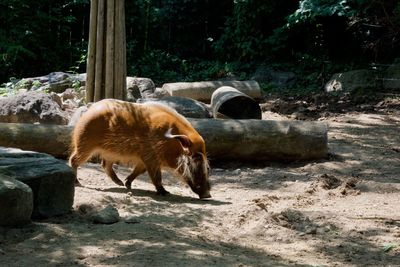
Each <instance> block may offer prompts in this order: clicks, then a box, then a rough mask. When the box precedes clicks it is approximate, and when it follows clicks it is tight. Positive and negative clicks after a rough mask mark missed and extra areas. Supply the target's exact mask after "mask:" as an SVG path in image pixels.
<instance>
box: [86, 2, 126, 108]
mask: <svg viewBox="0 0 400 267" xmlns="http://www.w3.org/2000/svg"><path fill="white" fill-rule="evenodd" d="M89 27H90V29H89V45H88V59H87V71H86V73H87V76H86V101H87V102H95V101H99V100H101V99H103V98H116V99H121V100H124V99H125V95H126V35H125V1H124V0H91V7H90V26H89Z"/></svg>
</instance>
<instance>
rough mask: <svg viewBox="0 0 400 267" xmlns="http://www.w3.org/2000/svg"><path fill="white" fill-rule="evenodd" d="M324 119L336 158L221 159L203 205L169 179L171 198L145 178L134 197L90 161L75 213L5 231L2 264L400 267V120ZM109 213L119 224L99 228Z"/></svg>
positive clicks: (392, 116)
mask: <svg viewBox="0 0 400 267" xmlns="http://www.w3.org/2000/svg"><path fill="white" fill-rule="evenodd" d="M275 119H276V118H275ZM282 119H287V118H286V117H282ZM320 120H322V121H325V122H326V123H328V125H329V152H330V156H329V158H328V159H326V160H321V161H317V162H299V163H291V164H278V163H265V164H264V165H242V164H234V163H232V164H225V165H215V164H213V162H212V161H211V165H212V168H213V169H212V173H211V177H210V178H211V181H212V190H211V194H212V196H213V198H212V199H210V200H205V201H202V200H198V199H197V196H196V195H195V194H193V193H192V192H191V191H190V189H189V188H188V187H186V186H185V185H183V184H182V183H181V182H180V181H179V180H178V179H176V178H174V177H173V176H171V175H169V174H164V184H165V187H166V189H167V190H168V191H169V192H170V193H171V195H169V196H166V197H162V196H157V195H156V194H155V191H154V188H153V186H152V184H151V183H150V181H149V178H148V177H147V175H142V176H140V177H139V178H138V179H137V180H136V181H135V182H134V183H133V188H134V189H133V190H131V191H128V190H126V189H124V188H122V187H118V186H116V185H115V184H114V183H112V182H111V181H110V180H109V179H108V178H106V175H105V174H104V172H103V171H102V170H101V168H100V166H99V164H94V163H90V164H86V165H85V166H83V167H82V168H80V169H79V170H78V177H79V179H80V181H81V183H82V184H83V185H84V186H83V187H78V188H76V192H75V203H74V210H73V212H72V213H71V214H69V215H66V216H61V217H56V218H52V219H48V220H44V221H35V222H33V223H32V224H30V225H28V226H25V227H23V228H11V229H10V228H0V266H238V267H239V266H243V267H244V266H400V194H399V193H400V116H399V112H395V113H387V112H386V113H383V114H378V113H357V112H351V113H347V114H342V115H335V116H331V117H328V118H325V119H320ZM117 173H118V174H119V176H120V177H121V178H122V177H124V176H126V175H128V173H129V170H128V169H126V168H122V167H118V169H117ZM108 204H111V205H113V206H114V207H115V208H116V209H117V210H118V212H119V214H120V216H121V219H120V222H118V223H114V224H94V223H92V222H91V220H90V219H89V214H90V212H88V210H96V209H101V208H104V207H105V206H107V205H108ZM125 220H128V221H129V223H127V222H126V221H125Z"/></svg>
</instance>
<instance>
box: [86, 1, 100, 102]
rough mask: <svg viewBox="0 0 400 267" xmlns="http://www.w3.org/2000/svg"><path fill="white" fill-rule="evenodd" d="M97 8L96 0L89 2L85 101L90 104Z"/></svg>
mask: <svg viewBox="0 0 400 267" xmlns="http://www.w3.org/2000/svg"><path fill="white" fill-rule="evenodd" d="M97 6H98V0H92V1H91V7H90V22H89V44H88V55H87V65H86V100H87V102H91V101H93V99H94V78H95V64H96V60H95V57H96V38H97V37H96V34H97Z"/></svg>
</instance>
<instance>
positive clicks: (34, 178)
mask: <svg viewBox="0 0 400 267" xmlns="http://www.w3.org/2000/svg"><path fill="white" fill-rule="evenodd" d="M0 175H3V176H6V177H9V178H14V179H16V180H18V181H21V182H23V183H25V184H27V185H28V186H29V187H30V188H31V189H32V191H33V203H34V208H33V213H32V217H34V218H46V217H51V216H55V215H62V214H65V213H68V212H70V210H71V208H72V204H73V202H74V193H75V185H74V182H75V174H74V172H73V170H72V169H71V167H69V166H68V165H67V164H66V163H65V162H64V161H61V160H58V159H56V158H54V157H52V156H50V155H47V154H44V153H37V152H32V151H23V150H20V149H15V148H1V147H0Z"/></svg>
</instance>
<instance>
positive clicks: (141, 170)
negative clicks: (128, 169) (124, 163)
mask: <svg viewBox="0 0 400 267" xmlns="http://www.w3.org/2000/svg"><path fill="white" fill-rule="evenodd" d="M145 172H146V167H145V166H144V164H143V163H138V164H137V165H136V166H135V169H134V170H133V172H132V173H131V174H129V175H128V177H126V179H125V186H126V188H128V189H131V185H132V182H133V180H135V179H136V177H138V176H139V175H141V174H143V173H145Z"/></svg>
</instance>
